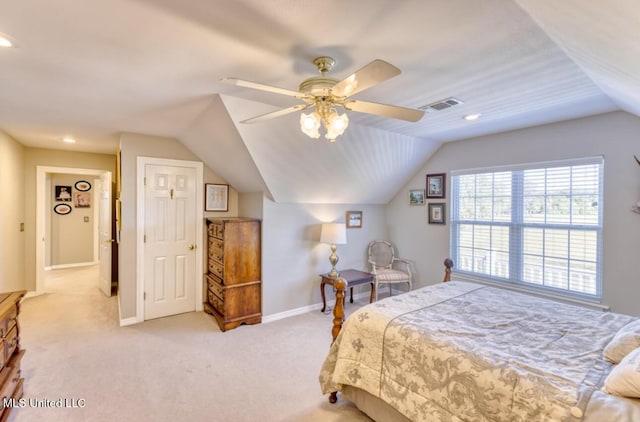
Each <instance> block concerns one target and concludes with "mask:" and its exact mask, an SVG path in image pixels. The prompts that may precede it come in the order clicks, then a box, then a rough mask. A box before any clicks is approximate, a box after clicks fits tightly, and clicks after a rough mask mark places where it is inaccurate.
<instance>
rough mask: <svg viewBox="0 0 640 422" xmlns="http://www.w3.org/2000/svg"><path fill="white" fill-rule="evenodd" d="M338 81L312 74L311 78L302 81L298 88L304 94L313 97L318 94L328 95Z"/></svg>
mask: <svg viewBox="0 0 640 422" xmlns="http://www.w3.org/2000/svg"><path fill="white" fill-rule="evenodd" d="M337 83H338V81H336V80H335V79H331V78H325V77H324V76H314V77H313V78H308V79H305V80H304V81H302V83H301V84H300V87H299V88H298V90H299V91H300V92H302V93H303V94H306V95H313V96H314V97H318V96H329V95H330V94H331V92H330V91H331V88H333V86H334V85H335V84H337Z"/></svg>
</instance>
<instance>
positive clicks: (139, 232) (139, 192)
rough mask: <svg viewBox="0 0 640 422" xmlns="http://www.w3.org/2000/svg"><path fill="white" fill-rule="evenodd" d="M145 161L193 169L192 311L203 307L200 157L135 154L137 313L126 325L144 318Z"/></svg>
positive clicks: (146, 162)
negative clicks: (188, 158) (144, 155)
mask: <svg viewBox="0 0 640 422" xmlns="http://www.w3.org/2000/svg"><path fill="white" fill-rule="evenodd" d="M147 164H151V165H156V166H172V167H190V168H194V169H195V170H196V268H195V273H194V274H195V277H194V281H193V282H194V283H195V303H194V307H195V311H202V310H203V309H204V305H203V299H202V293H203V286H202V284H201V283H202V281H200V283H198V279H199V276H200V274H203V267H202V266H203V259H202V254H203V252H199V251H201V250H202V248H205V246H204V245H202V246H200V247H198V243H200V242H201V241H202V233H203V220H204V204H203V201H204V181H203V180H204V179H203V165H202V162H201V161H186V160H172V159H168V158H154V157H140V156H138V157H137V160H136V296H137V297H136V316H135V317H133V318H128V319H126V320H120V324H121V325H122V323H123V321H124V322H126V323H127V325H129V322H128V321H129V320H135V322H131V324H134V323H138V322H143V321H144V211H145V208H144V207H145V195H144V177H145V166H146V165H147Z"/></svg>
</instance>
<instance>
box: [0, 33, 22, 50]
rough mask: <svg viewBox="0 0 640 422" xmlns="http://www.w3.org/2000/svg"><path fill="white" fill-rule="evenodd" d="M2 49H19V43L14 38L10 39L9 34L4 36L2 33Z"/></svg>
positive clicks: (0, 39) (0, 37)
mask: <svg viewBox="0 0 640 422" xmlns="http://www.w3.org/2000/svg"><path fill="white" fill-rule="evenodd" d="M0 47H4V48H12V47H13V48H16V47H18V43H17V42H16V39H15V38H13V37H10V36H9V35H7V34H3V33H2V32H0Z"/></svg>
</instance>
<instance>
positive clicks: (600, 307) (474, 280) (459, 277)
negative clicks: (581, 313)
mask: <svg viewBox="0 0 640 422" xmlns="http://www.w3.org/2000/svg"><path fill="white" fill-rule="evenodd" d="M451 274H452V276H451V281H454V280H459V281H470V282H472V283H478V284H484V285H486V286H491V287H499V288H501V289H505V290H512V291H514V292H518V293H526V294H528V295H532V296H537V297H541V298H544V299H552V300H555V301H558V302H564V303H569V304H572V305H578V306H583V307H585V308H591V309H596V310H599V311H608V310H610V309H611V308H610V307H609V306H607V305H602V304H600V303H595V302H588V301H586V300H580V299H574V298H571V297H567V296H563V295H554V294H553V293H548V292H542V291H538V290H533V289H527V288H525V287H521V286H514V285H509V284H505V283H500V282H492V281H490V280H484V279H481V278H476V277H472V276H470V275H467V274H461V273H458V272H456V271H452V272H451Z"/></svg>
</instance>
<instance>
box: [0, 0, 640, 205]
mask: <svg viewBox="0 0 640 422" xmlns="http://www.w3.org/2000/svg"><path fill="white" fill-rule="evenodd" d="M0 33H3V34H5V35H8V36H9V37H11V38H12V39H13V40H14V41H15V42H16V44H17V48H10V49H1V50H0V69H1V71H0V129H2V130H4V131H6V132H7V133H8V134H9V135H11V136H12V137H14V138H15V139H17V140H18V141H20V142H22V143H23V144H25V145H27V146H34V147H44V148H59V149H73V150H82V151H94V152H104V153H108V152H115V151H116V149H117V146H118V142H119V134H120V133H122V132H136V133H143V134H149V135H158V136H163V137H174V138H177V139H178V140H180V141H181V142H182V143H184V144H185V145H186V146H187V147H188V148H189V149H191V150H192V151H193V152H194V153H196V154H197V155H198V156H199V157H200V158H201V159H202V160H203V161H204V162H205V163H207V164H208V165H209V166H210V167H211V168H212V169H213V170H214V171H216V172H217V173H218V174H220V176H221V177H223V178H225V179H226V180H227V181H228V182H229V183H230V184H231V185H232V186H233V187H234V188H236V189H237V190H239V191H241V192H255V191H265V192H266V193H267V194H268V195H269V196H270V197H272V198H273V199H274V200H276V201H278V202H311V203H362V204H365V203H372V204H375V203H386V202H388V201H389V200H390V199H391V198H392V197H393V195H394V194H395V193H396V192H397V191H398V190H399V189H400V188H401V187H402V186H403V185H404V184H405V183H406V182H407V180H409V179H410V178H411V177H412V175H413V174H415V172H416V171H417V170H418V169H419V168H420V167H421V166H422V165H423V164H424V163H425V161H426V160H427V159H428V158H429V157H430V156H431V154H432V153H433V152H434V151H435V150H436V149H437V148H438V147H439V145H440V144H441V143H442V142H448V141H453V140H458V139H464V138H470V137H474V136H480V135H485V134H490V133H496V132H502V131H507V130H512V129H517V128H523V127H528V126H533V125H538V124H544V123H549V122H555V121H561V120H566V119H572V118H577V117H583V116H589V115H593V114H599V113H604V112H608V111H613V110H625V111H627V112H629V113H632V114H636V115H640V51H639V50H640V42H639V41H640V6H638V4H637V2H636V1H635V0H611V1H607V2H604V1H600V0H563V1H561V2H558V1H552V0H483V1H469V0H415V1H413V0H400V1H397V0H394V1H383V0H378V1H376V0H351V1H338V0H325V1H322V2H311V1H307V0H216V1H205V0H110V1H108V2H105V1H101V0H83V1H77V0H57V1H55V2H52V1H48V0H20V1H15V2H3V3H2V4H1V5H0ZM321 55H328V56H332V57H333V58H335V59H336V62H337V63H336V66H335V67H334V69H333V70H332V71H331V73H330V76H333V77H334V78H336V79H342V78H343V77H346V76H348V75H349V74H351V73H353V72H354V71H356V70H357V69H359V68H360V67H362V66H364V65H365V64H367V63H369V62H370V61H372V60H373V59H376V58H377V59H382V60H385V61H388V62H390V63H392V64H394V65H396V66H397V67H399V68H400V69H401V70H402V74H400V75H399V76H396V77H395V78H392V79H389V80H388V81H385V82H383V83H381V84H379V85H377V86H374V87H372V88H370V89H368V90H365V91H362V92H361V93H358V94H356V96H355V98H357V99H361V100H366V101H375V102H382V103H389V104H396V105H400V106H404V107H410V108H417V107H420V106H423V105H426V104H430V103H433V102H435V101H438V100H442V99H445V98H447V97H455V98H458V99H460V100H462V101H463V102H464V104H461V105H457V106H455V107H452V108H450V109H446V110H443V111H439V112H430V113H427V114H426V115H425V116H424V117H423V118H422V119H421V120H420V121H419V122H417V123H408V122H404V121H400V120H394V119H388V118H382V117H377V116H373V115H368V114H362V113H356V112H349V118H350V121H351V123H350V125H349V128H348V129H347V131H346V133H345V134H344V135H343V136H341V137H339V138H338V140H337V141H336V142H335V143H332V144H331V143H328V142H327V141H325V140H324V139H322V138H321V139H316V140H314V139H310V138H308V137H306V136H305V135H303V134H302V133H301V132H300V129H299V121H298V120H299V114H298V113H293V114H290V115H287V116H284V117H280V118H277V119H274V120H270V121H266V122H262V123H254V124H243V123H240V121H242V120H244V119H246V118H249V117H253V116H256V115H259V114H263V113H266V112H270V111H273V110H277V109H278V108H283V107H289V106H291V105H294V104H296V103H297V100H295V99H293V98H288V97H284V96H279V95H275V94H271V93H267V92H261V91H256V90H252V89H248V88H242V87H237V86H232V85H229V84H225V83H222V82H221V81H220V79H221V78H223V77H237V78H241V79H246V80H251V81H255V82H260V83H264V84H269V85H274V86H278V87H282V88H285V89H288V90H297V88H298V85H299V83H300V82H301V81H302V80H304V79H305V78H307V77H310V76H315V75H316V74H317V71H316V69H315V66H314V65H313V64H312V62H311V61H312V60H313V58H314V57H317V56H321ZM471 113H481V114H482V116H481V118H480V119H478V120H476V121H473V122H469V121H466V120H463V119H462V116H464V115H466V114H471ZM64 136H73V137H74V138H76V139H77V141H78V142H77V143H76V144H74V145H71V146H69V145H67V144H64V143H62V141H61V140H62V138H63V137H64ZM442 170H443V171H444V170H447V169H442Z"/></svg>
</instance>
